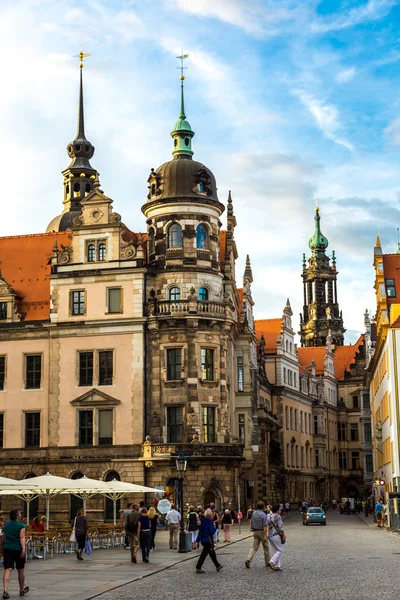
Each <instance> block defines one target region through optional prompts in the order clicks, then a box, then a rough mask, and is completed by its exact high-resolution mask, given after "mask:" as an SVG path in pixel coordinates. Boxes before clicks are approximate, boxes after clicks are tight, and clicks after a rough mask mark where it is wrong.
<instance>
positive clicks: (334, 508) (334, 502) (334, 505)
mask: <svg viewBox="0 0 400 600" xmlns="http://www.w3.org/2000/svg"><path fill="white" fill-rule="evenodd" d="M336 504H337V502H336V500H335V498H334V499H333V500H332V506H333V510H336Z"/></svg>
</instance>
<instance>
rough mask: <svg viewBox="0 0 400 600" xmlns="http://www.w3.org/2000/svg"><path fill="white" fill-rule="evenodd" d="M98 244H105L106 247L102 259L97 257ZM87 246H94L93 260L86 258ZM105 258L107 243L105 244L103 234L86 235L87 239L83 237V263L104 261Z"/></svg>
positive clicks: (105, 239) (105, 240)
mask: <svg viewBox="0 0 400 600" xmlns="http://www.w3.org/2000/svg"><path fill="white" fill-rule="evenodd" d="M100 244H105V247H106V251H105V258H104V260H100V259H99V248H100ZM89 246H94V260H88V250H89ZM107 258H108V244H107V238H106V237H104V235H101V236H99V237H88V238H87V239H85V259H84V261H83V262H84V263H88V264H94V263H104V262H106V261H107Z"/></svg>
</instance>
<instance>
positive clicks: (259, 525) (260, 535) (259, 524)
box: [244, 502, 269, 569]
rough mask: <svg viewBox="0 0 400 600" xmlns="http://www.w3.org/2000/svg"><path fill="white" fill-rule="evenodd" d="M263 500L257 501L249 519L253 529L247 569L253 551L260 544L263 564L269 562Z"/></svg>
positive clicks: (254, 551) (246, 563)
mask: <svg viewBox="0 0 400 600" xmlns="http://www.w3.org/2000/svg"><path fill="white" fill-rule="evenodd" d="M264 508H265V504H264V502H258V503H257V506H256V510H255V511H254V512H253V516H252V519H251V524H252V531H253V546H252V548H251V550H250V552H249V555H248V557H247V560H246V561H245V563H244V564H245V565H246V567H247V568H248V569H250V567H251V561H252V560H253V558H254V556H255V553H256V552H257V550H258V549H259V547H260V544H261V545H262V547H263V550H264V562H265V566H267V565H268V563H269V546H268V542H267V533H268V517H267V515H266V514H265V511H264Z"/></svg>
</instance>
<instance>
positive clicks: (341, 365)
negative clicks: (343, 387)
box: [298, 335, 364, 381]
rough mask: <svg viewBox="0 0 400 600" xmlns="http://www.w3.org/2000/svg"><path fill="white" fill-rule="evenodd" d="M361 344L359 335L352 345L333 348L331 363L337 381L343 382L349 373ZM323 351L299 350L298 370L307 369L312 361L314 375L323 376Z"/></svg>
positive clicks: (322, 348) (320, 347)
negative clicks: (332, 363) (333, 366)
mask: <svg viewBox="0 0 400 600" xmlns="http://www.w3.org/2000/svg"><path fill="white" fill-rule="evenodd" d="M363 343H364V335H360V337H359V338H358V340H357V341H356V343H355V344H353V345H349V346H335V350H334V355H333V362H334V365H335V377H336V379H337V381H344V377H345V373H346V372H350V367H351V365H352V364H353V363H354V362H355V357H356V354H357V352H358V349H359V347H360V346H361V345H362V344H363ZM325 351H326V348H325V346H316V347H311V348H299V349H298V356H299V365H300V369H301V370H303V369H304V368H305V369H308V368H309V366H310V364H311V362H312V361H314V363H315V371H316V374H317V375H323V373H324V363H325Z"/></svg>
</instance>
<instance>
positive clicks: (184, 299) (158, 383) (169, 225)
mask: <svg viewBox="0 0 400 600" xmlns="http://www.w3.org/2000/svg"><path fill="white" fill-rule="evenodd" d="M171 136H172V138H173V140H174V148H173V152H172V155H173V159H172V160H170V161H168V162H166V163H164V164H162V165H161V166H160V167H159V168H158V169H156V170H154V169H152V170H151V173H150V176H149V178H148V183H149V193H148V196H147V201H146V203H145V204H144V205H143V207H142V211H143V213H144V214H145V216H146V219H147V221H146V223H147V264H148V273H147V283H146V294H147V297H148V305H147V312H148V342H147V347H148V352H147V372H148V373H149V377H148V382H147V409H146V413H147V417H146V432H147V433H148V434H150V436H151V440H152V442H164V443H189V442H191V441H192V440H195V441H200V442H203V443H206V444H207V443H221V444H226V443H229V442H230V440H231V437H232V434H231V430H230V417H229V413H230V405H231V404H232V402H233V400H232V397H231V399H230V397H229V393H231V395H232V393H233V392H232V391H231V392H230V391H229V388H228V385H227V382H228V375H227V372H228V368H229V364H231V363H232V362H233V360H234V359H233V337H234V329H235V327H236V326H237V319H238V316H237V315H238V313H237V311H238V294H237V291H236V289H234V290H232V289H231V288H230V287H229V286H226V287H224V275H223V272H222V270H221V263H224V262H225V260H227V259H226V244H225V236H224V243H223V244H222V241H221V239H220V237H221V234H220V228H221V225H222V224H221V222H220V218H221V215H222V213H223V211H224V206H223V204H221V203H220V202H219V200H218V195H217V186H216V181H215V177H214V175H213V173H212V172H211V171H210V170H209V169H208V168H207V167H206V166H204V164H202V163H201V162H197V161H195V160H193V158H192V155H193V151H192V147H191V143H192V138H193V136H194V132H193V131H192V128H191V126H190V124H189V122H188V121H187V119H186V115H185V109H184V90H183V76H182V77H181V108H180V114H179V118H178V120H177V122H176V124H175V127H174V129H173V131H172V133H171ZM224 233H225V232H224ZM231 234H232V236H233V230H232V232H231ZM220 246H221V255H220ZM228 260H229V262H230V261H231V256H229V259H228ZM232 260H234V257H233V255H232Z"/></svg>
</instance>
